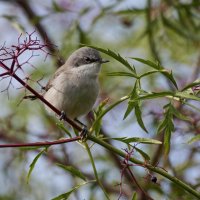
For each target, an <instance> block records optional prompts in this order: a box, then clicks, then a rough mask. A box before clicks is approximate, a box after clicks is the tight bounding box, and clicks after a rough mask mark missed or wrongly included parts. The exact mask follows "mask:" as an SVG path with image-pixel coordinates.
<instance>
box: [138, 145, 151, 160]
mask: <svg viewBox="0 0 200 200" xmlns="http://www.w3.org/2000/svg"><path fill="white" fill-rule="evenodd" d="M134 149H135V150H136V151H137V152H138V153H139V154H140V155H141V156H142V157H143V158H144V161H147V160H150V157H149V155H148V154H147V153H145V152H144V151H142V150H141V149H138V148H137V147H134Z"/></svg>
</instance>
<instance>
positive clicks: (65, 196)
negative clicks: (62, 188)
mask: <svg viewBox="0 0 200 200" xmlns="http://www.w3.org/2000/svg"><path fill="white" fill-rule="evenodd" d="M91 182H95V181H88V182H83V183H81V184H79V185H77V186H76V187H74V188H72V189H71V190H69V191H68V192H66V193H63V194H61V195H59V196H57V197H54V198H53V199H51V200H68V199H69V197H70V195H71V194H72V193H73V192H75V191H76V190H78V189H79V188H80V187H81V186H84V185H86V184H88V183H91Z"/></svg>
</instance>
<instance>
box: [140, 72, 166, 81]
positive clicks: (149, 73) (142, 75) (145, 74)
mask: <svg viewBox="0 0 200 200" xmlns="http://www.w3.org/2000/svg"><path fill="white" fill-rule="evenodd" d="M162 71H163V70H152V71H148V72H145V73H144V74H141V75H140V79H141V78H143V77H145V76H148V75H151V74H155V73H160V72H162Z"/></svg>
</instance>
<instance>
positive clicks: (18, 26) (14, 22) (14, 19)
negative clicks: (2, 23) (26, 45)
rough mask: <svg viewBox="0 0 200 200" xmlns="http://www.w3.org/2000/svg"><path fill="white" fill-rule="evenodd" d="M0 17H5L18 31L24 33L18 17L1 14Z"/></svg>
mask: <svg viewBox="0 0 200 200" xmlns="http://www.w3.org/2000/svg"><path fill="white" fill-rule="evenodd" d="M1 17H3V18H5V19H7V20H8V21H9V22H10V24H11V25H12V26H13V27H14V28H15V29H16V30H17V31H18V32H19V33H25V27H24V26H23V25H22V23H20V22H19V18H18V17H17V16H16V15H2V16H1Z"/></svg>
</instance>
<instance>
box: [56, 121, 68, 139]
mask: <svg viewBox="0 0 200 200" xmlns="http://www.w3.org/2000/svg"><path fill="white" fill-rule="evenodd" d="M56 125H57V126H58V127H59V128H60V129H61V130H63V131H64V132H65V133H66V134H67V135H68V136H69V137H70V138H71V137H72V135H71V133H70V132H69V131H68V130H67V129H66V128H65V126H64V123H63V122H62V121H59V122H57V123H56Z"/></svg>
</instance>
